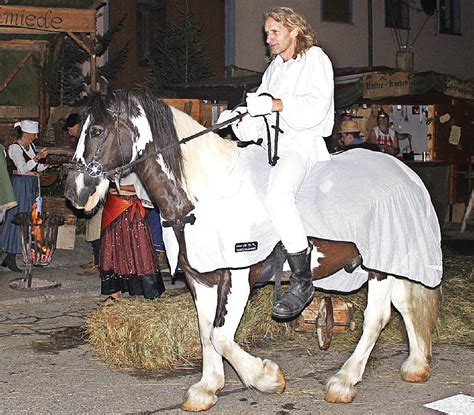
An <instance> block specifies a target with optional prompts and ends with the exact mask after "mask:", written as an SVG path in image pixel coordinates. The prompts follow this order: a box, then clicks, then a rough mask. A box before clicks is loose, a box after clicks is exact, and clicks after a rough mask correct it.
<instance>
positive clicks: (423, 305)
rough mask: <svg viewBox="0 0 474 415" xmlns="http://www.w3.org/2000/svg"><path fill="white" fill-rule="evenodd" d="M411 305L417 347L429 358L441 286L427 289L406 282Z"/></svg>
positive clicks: (414, 283) (417, 284) (420, 285)
mask: <svg viewBox="0 0 474 415" xmlns="http://www.w3.org/2000/svg"><path fill="white" fill-rule="evenodd" d="M405 284H406V285H407V286H406V288H407V290H408V293H409V299H410V300H409V303H410V304H411V306H412V307H411V317H412V321H413V327H414V329H415V332H416V333H417V335H418V336H417V337H418V341H419V342H421V344H420V345H419V346H420V347H421V349H422V350H423V352H424V353H425V356H427V357H429V356H431V344H432V343H431V339H432V333H433V329H434V328H435V326H436V324H437V321H438V309H439V305H440V302H441V286H438V287H436V288H428V287H425V286H424V285H422V284H420V283H416V282H413V281H409V280H406V281H405Z"/></svg>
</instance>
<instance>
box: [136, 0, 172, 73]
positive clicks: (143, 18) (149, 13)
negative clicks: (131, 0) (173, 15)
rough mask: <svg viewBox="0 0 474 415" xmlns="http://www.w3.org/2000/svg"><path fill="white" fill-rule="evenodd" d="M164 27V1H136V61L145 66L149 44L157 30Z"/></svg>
mask: <svg viewBox="0 0 474 415" xmlns="http://www.w3.org/2000/svg"><path fill="white" fill-rule="evenodd" d="M165 25H166V0H138V2H137V15H136V32H137V59H138V63H139V65H142V66H143V65H146V63H147V62H146V60H147V57H148V55H149V54H150V44H151V42H152V41H153V37H154V36H155V35H156V33H157V31H158V29H159V28H163V27H165Z"/></svg>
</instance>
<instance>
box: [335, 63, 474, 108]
mask: <svg viewBox="0 0 474 415" xmlns="http://www.w3.org/2000/svg"><path fill="white" fill-rule="evenodd" d="M335 83H336V91H335V101H336V107H337V108H344V107H348V106H350V105H352V104H354V103H361V102H367V101H378V100H384V99H387V98H394V97H405V96H419V95H426V94H430V93H435V94H441V95H444V96H446V97H451V98H459V99H466V100H474V82H472V81H467V80H462V79H459V78H456V77H454V76H451V75H445V74H441V73H437V72H420V73H409V72H401V71H397V70H384V71H375V72H370V71H367V72H362V73H356V74H352V75H351V74H348V75H347V74H346V75H341V76H337V75H336V77H335Z"/></svg>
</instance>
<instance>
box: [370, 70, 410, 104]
mask: <svg viewBox="0 0 474 415" xmlns="http://www.w3.org/2000/svg"><path fill="white" fill-rule="evenodd" d="M408 75H409V74H408V72H395V73H393V74H373V75H365V76H364V77H363V78H362V82H363V93H364V98H381V97H389V96H390V97H399V96H402V95H408V94H409V92H410V81H409V79H408Z"/></svg>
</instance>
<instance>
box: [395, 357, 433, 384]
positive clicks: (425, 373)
mask: <svg viewBox="0 0 474 415" xmlns="http://www.w3.org/2000/svg"><path fill="white" fill-rule="evenodd" d="M400 376H401V378H402V380H404V381H405V382H416V383H422V382H426V381H427V380H428V379H429V378H430V376H431V367H430V364H429V363H428V360H426V359H411V358H410V357H409V358H408V359H406V360H405V361H404V362H403V364H402V367H401V369H400Z"/></svg>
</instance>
